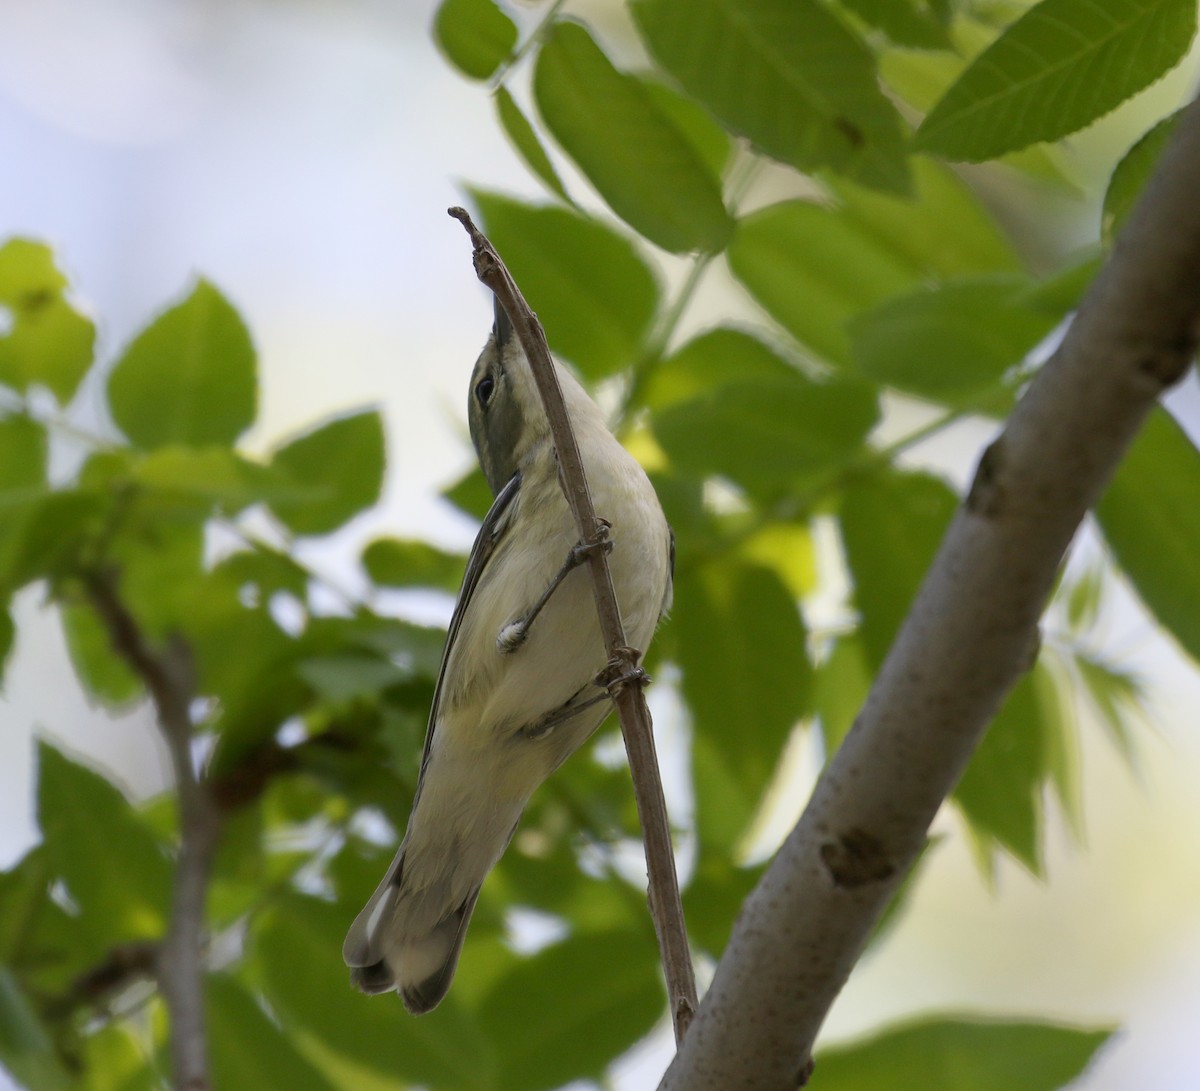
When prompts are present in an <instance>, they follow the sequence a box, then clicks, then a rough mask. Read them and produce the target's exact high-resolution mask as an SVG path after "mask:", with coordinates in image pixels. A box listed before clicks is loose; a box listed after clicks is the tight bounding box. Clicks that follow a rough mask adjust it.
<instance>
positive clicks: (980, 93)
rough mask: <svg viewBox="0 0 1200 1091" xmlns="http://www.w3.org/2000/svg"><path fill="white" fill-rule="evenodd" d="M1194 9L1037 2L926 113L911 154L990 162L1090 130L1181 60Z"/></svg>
mask: <svg viewBox="0 0 1200 1091" xmlns="http://www.w3.org/2000/svg"><path fill="white" fill-rule="evenodd" d="M1195 32H1196V5H1195V3H1193V0H1106V2H1105V3H1103V4H1098V3H1095V2H1094V0H1042V2H1041V3H1039V4H1037V5H1035V6H1034V7H1033V8H1031V9H1030V10H1029V11H1028V12H1026V13H1025V14H1024V15H1023V16H1021V18H1020V19H1018V20H1017V21H1016V22H1015V23H1013V25H1012V26H1010V27H1009V28H1008V30H1006V31H1005V32H1004V33H1003V34H1002V35H1001V36H1000V37H999V38H997V39H996V41H995V42H994V43H993V44H992V45H991V46H990V47H989V48H987V49H986V50H984V52H983V53H982V54H981V55H980V56H978V57H976V58H975V60H974V61H973V62H972V64H971V65H970V66H969V67H968V68H967V70H966V71H965V72H964V73H963V74H962V76H961V77H960V78H959V80H958V81H957V82H956V83H955V84H954V85H953V86H952V87H951V88H950V90H949V91H947V92H946V94H945V95H944V96H943V97H942V99H941V100H940V101H939V102H938V103H937V105H936V106H934V108H933V109H932V110H931V111H930V112H929V114H928V116H927V117H926V118H925V121H924V122H923V123H922V125H921V127H920V129H919V130H918V131H917V135H916V146H917V147H918V148H920V149H921V150H924V151H930V152H933V153H934V154H937V155H943V156H945V157H947V158H949V159H964V160H968V161H970V162H973V163H978V162H982V161H983V160H985V159H993V158H995V157H996V156H998V155H1003V154H1004V153H1005V152H1011V151H1016V150H1017V149H1019V148H1024V147H1026V146H1028V145H1030V144H1036V143H1038V142H1039V141H1043V140H1058V139H1059V138H1060V137H1064V136H1066V135H1067V134H1068V133H1073V132H1075V131H1076V130H1078V129H1082V128H1083V127H1084V126H1086V125H1089V124H1091V122H1093V121H1095V120H1096V119H1097V118H1098V117H1102V116H1103V115H1104V114H1107V113H1108V112H1109V111H1110V110H1112V109H1114V108H1115V107H1117V106H1118V105H1120V104H1121V103H1122V102H1124V101H1125V100H1126V99H1127V98H1129V97H1130V96H1131V95H1133V94H1135V93H1136V92H1138V91H1140V90H1141V89H1142V88H1143V87H1147V86H1149V85H1150V84H1151V83H1153V82H1154V81H1155V80H1156V79H1158V77H1159V76H1161V75H1162V74H1163V73H1164V72H1166V71H1167V70H1168V69H1170V68H1172V67H1174V66H1175V65H1176V64H1177V63H1178V62H1179V61H1180V59H1181V58H1182V57H1183V56H1184V54H1185V53H1187V50H1188V45H1189V44H1190V42H1191V40H1192V36H1193V35H1194V34H1195Z"/></svg>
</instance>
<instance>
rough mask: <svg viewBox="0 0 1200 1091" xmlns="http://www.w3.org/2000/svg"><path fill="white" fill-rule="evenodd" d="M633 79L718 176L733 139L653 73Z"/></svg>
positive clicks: (686, 98) (720, 173)
mask: <svg viewBox="0 0 1200 1091" xmlns="http://www.w3.org/2000/svg"><path fill="white" fill-rule="evenodd" d="M637 79H638V80H639V82H640V83H641V84H642V86H643V87H645V89H646V93H647V94H648V95H649V96H650V101H651V102H653V103H654V105H655V106H656V107H658V110H659V112H660V113H662V114H663V115H664V116H665V117H667V118H669V119H670V120H671V121H673V122H674V123H675V127H676V128H677V129H678V130H679V132H680V133H681V134H682V135H683V136H684V137H685V138H686V139H687V140H688V142H689V143H690V144H691V145H692V148H693V149H694V150H695V152H696V154H697V155H699V156H700V159H701V160H702V161H703V162H704V164H705V165H706V166H707V167H708V169H709V172H710V173H711V174H712V176H713V177H714V178H720V177H721V176H722V175H723V174H724V173H725V168H726V167H727V166H728V165H729V159H730V156H731V155H732V154H733V140H732V139H731V138H730V136H729V134H728V133H727V132H726V131H725V130H724V129H723V128H722V127H721V125H720V123H719V122H717V121H716V120H714V118H713V116H712V114H710V113H709V112H708V111H707V110H706V109H705V108H704V107H703V106H701V105H700V104H699V103H698V102H696V101H695V100H694V99H690V98H688V97H687V96H686V95H682V94H680V93H679V92H678V91H676V90H675V88H674V87H672V86H670V85H669V84H666V83H662V82H660V80H659V79H658V78H657V74H656V73H645V72H643V73H641V74H640V75H639V76H638V77H637Z"/></svg>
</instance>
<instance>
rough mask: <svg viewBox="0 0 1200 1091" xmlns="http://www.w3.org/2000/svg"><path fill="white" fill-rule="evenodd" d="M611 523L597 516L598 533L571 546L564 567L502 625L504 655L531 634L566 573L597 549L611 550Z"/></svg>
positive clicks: (500, 643)
mask: <svg viewBox="0 0 1200 1091" xmlns="http://www.w3.org/2000/svg"><path fill="white" fill-rule="evenodd" d="M611 525H612V524H610V523H608V522H606V521H605V520H603V519H598V520H597V527H596V537H595V538H594V539H592V541H590V542H580V543H578V544H577V545H574V546H572V547H571V548H570V549H569V550H568V551H567V559H566V560H565V561H563V564H562V568H560V569H559V570H558V572H557V573H556V574H555V576H554V579H552V580H551V581H550V583H549V585H548V586H547V587H546V590H545V591H543V592H542V594H541V596H540V597H539V598H538V600H537V602H535V603H534V604H533V606H532V607H531V608H530V609H529V610H528V611H527V612H526V613H524V614H522V615H521V616H520V617H519V618H516V619H515V620H513V621H510V622H508V623H507V624H506V625H504V626H502V627H501V629H500V632H499V633H497V634H496V650H497V651H498V652H499V653H500V654H501V655H508V654H510V653H511V652H515V651H516V650H517V649H518V648H519V647H520V646H521V645H522V644H524V643H525V638H526V637H527V636H529V627H530V626H531V625H532V624H533V619H534V618H535V617H537V616H538V614H540V613H541V612H542V608H543V607H544V606H545V605H546V603H547V602H549V601H550V596H551V595H553V594H554V592H555V590H556V589H557V587H558V585H559V584H561V583H562V581H563V580H565V579H566V578H567V576H569V575H570V574H571V573H572V572H573V571H574V570H575V569H576V568H578V567H579V566H580V565H581V564H583V563H584V562H585V561H586V560H587V559H588V557H590V556H591V555H592V554H593V553H594V552H596V550H602V551H603V552H605V553H608V552H610V551H611V550H612V547H613V540H612V539H611V538H610V537H609V536H608V532H609V529H610V528H611Z"/></svg>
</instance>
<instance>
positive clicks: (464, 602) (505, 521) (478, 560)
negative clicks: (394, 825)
mask: <svg viewBox="0 0 1200 1091" xmlns="http://www.w3.org/2000/svg"><path fill="white" fill-rule="evenodd" d="M520 489H521V474H520V473H519V472H518V473H515V474H513V475H512V477H510V478H509V479H508V484H507V485H505V486H504V488H502V489H501V490H500V492H499V493H498V494H497V495H496V499H495V500H493V501H492V506H491V507H490V508H489V509H488V513H487V515H485V516H484V517H483V525H482V526H481V527H480V528H479V533H478V534H477V535H476V536H475V544H474V545H473V546H472V547H471V556H470V557H469V558H468V560H467V570H466V572H465V573H464V574H463V582H462V587H461V588H460V589H459V592H458V601H457V602H456V603H455V604H454V613H453V614H452V615H451V617H450V628H449V629H448V630H447V631H446V646H445V647H444V648H443V649H442V664H441V666H440V667H439V668H438V679H437V685H436V686H435V687H434V690H433V704H432V705H431V706H430V709H429V725H428V727H426V729H425V749H424V750H423V751H422V752H421V777H420V778H419V779H418V781H417V795H418V796H420V794H421V787H420V782H421V780H423V779H424V774H425V765H426V763H427V762H428V761H429V751H430V748H431V747H432V746H433V731H434V725H435V724H436V723H437V715H438V704H439V702H440V700H441V696H442V683H443V682H444V681H445V680H446V664H447V663H448V662H449V661H450V650H451V649H452V648H453V647H454V642H455V640H456V639H457V638H458V630H459V628H460V627H461V626H462V620H463V617H464V615H465V614H466V612H467V607H468V606H469V605H470V604H471V596H472V595H473V594H474V592H475V588H476V587H478V586H479V580H480V578H481V577H482V576H483V571H484V569H485V568H487V564H488V561H490V560H491V559H492V556H493V555H494V554H495V552H496V546H497V545H498V544H499V542H500V540H501V539H502V538H503V537H504V534H505V532H506V531H507V530H508V528H509V524H510V523H511V522H512V517H513V515H514V514H515V512H516V501H517V495H518V493H519V492H520ZM413 807H414V808H415V807H416V800H415V799H414V800H413Z"/></svg>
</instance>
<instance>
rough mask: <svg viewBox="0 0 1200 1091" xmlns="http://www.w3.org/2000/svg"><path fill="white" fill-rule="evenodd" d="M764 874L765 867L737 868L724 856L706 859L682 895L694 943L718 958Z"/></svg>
mask: <svg viewBox="0 0 1200 1091" xmlns="http://www.w3.org/2000/svg"><path fill="white" fill-rule="evenodd" d="M764 870H765V867H752V868H744V867H735V866H734V865H733V864H732V862H731V861H730V860H729V859H728V857H727V856H725V855H724V854H717V853H713V854H711V855H706V856H704V857H703V858H702V859H701V860H700V861H699V862H698V864H697V866H696V871H695V873H694V874H693V875H692V878H691V881H690V882H689V883H688V885H687V889H686V890H685V891H684V892H683V912H684V918H685V919H686V921H687V929H688V939H689V940H690V941H691V943H693V944H694V945H695V946H697V947H699V948H700V949H701V950H703V951H707V952H708V953H709V954H710V955H712V956H713V957H714V958H719V957H720V956H721V952H722V951H724V950H725V945H726V944H727V943H728V942H729V936H730V934H731V933H732V932H733V922H734V921H735V920H737V916H738V913H739V912H740V911H741V908H742V903H743V902H744V901H745V900H746V898H747V897H749V895H750V891H752V890H753V889H754V887H755V885H756V884H757V883H758V880H759V879H761V878H762V875H763V871H764Z"/></svg>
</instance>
